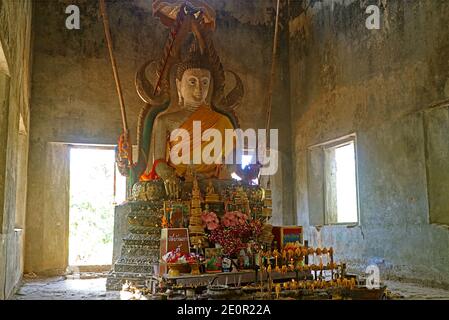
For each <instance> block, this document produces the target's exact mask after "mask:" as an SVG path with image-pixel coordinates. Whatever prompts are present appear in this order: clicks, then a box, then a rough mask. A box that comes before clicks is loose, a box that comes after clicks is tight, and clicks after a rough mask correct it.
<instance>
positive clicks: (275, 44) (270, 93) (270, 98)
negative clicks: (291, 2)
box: [265, 0, 280, 141]
mask: <svg viewBox="0 0 449 320" xmlns="http://www.w3.org/2000/svg"><path fill="white" fill-rule="evenodd" d="M279 7H280V0H277V4H276V22H275V26H274V40H273V53H272V59H271V73H270V84H269V87H268V109H267V122H266V125H265V129H266V130H267V141H268V137H269V131H270V126H271V109H272V108H273V106H272V104H273V86H274V77H275V73H276V56H277V47H278V36H279Z"/></svg>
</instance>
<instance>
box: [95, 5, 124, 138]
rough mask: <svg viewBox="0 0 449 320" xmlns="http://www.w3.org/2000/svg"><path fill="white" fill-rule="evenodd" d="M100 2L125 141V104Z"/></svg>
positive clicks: (107, 24)
mask: <svg viewBox="0 0 449 320" xmlns="http://www.w3.org/2000/svg"><path fill="white" fill-rule="evenodd" d="M99 1H100V11H101V15H102V17H103V26H104V34H105V36H106V42H107V44H108V49H109V57H110V58H111V64H112V72H113V74H114V80H115V88H116V90H117V94H118V98H119V103H120V110H121V113H122V125H123V133H124V134H125V141H127V139H128V122H127V119H126V110H125V102H124V99H123V93H122V87H121V84H120V78H119V75H118V71H117V64H116V61H115V57H114V52H113V50H112V38H111V29H110V26H109V18H108V13H107V8H106V4H105V1H104V0H99Z"/></svg>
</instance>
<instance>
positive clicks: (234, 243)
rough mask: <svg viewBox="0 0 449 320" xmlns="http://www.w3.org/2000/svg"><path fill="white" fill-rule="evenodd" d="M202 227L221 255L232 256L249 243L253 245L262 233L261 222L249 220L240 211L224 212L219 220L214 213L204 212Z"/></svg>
mask: <svg viewBox="0 0 449 320" xmlns="http://www.w3.org/2000/svg"><path fill="white" fill-rule="evenodd" d="M202 220H203V226H204V228H205V229H206V230H208V231H209V240H211V241H212V242H214V243H216V244H219V245H220V246H221V247H222V250H223V253H224V254H225V255H227V256H233V255H236V254H237V253H239V252H240V251H241V250H242V249H246V248H247V247H248V244H249V243H253V242H254V241H255V240H256V239H257V237H258V236H259V235H260V234H261V232H262V225H263V224H262V222H261V221H260V220H258V219H251V218H250V217H249V216H248V215H247V214H245V213H243V212H240V211H231V212H226V213H225V214H224V216H223V217H222V218H221V220H220V219H219V218H218V217H217V215H216V214H215V213H214V212H204V213H203V215H202Z"/></svg>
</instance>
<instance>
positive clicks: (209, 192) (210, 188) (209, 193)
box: [206, 181, 220, 202]
mask: <svg viewBox="0 0 449 320" xmlns="http://www.w3.org/2000/svg"><path fill="white" fill-rule="evenodd" d="M219 201H220V197H219V196H218V194H216V193H215V189H214V185H213V184H212V181H209V183H208V185H207V187H206V202H219Z"/></svg>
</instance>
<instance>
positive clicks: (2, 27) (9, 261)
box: [0, 0, 32, 300]
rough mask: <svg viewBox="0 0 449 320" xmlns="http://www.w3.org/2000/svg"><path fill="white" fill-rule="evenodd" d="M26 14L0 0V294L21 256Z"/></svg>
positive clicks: (25, 7) (15, 277) (28, 7)
mask: <svg viewBox="0 0 449 320" xmlns="http://www.w3.org/2000/svg"><path fill="white" fill-rule="evenodd" d="M31 17H32V4H31V1H28V0H24V1H12V0H3V1H0V41H1V44H0V51H1V54H0V60H1V61H0V140H1V145H2V148H1V151H0V300H1V299H5V298H8V297H9V296H10V295H11V294H12V293H13V292H14V290H15V288H16V287H17V285H18V283H19V282H20V279H21V277H22V270H23V261H24V254H23V251H24V250H23V242H24V236H25V229H24V226H25V222H24V218H25V207H24V203H25V200H26V177H27V158H28V135H27V133H28V128H29V125H28V124H29V97H30V72H31V68H30V64H31V50H30V48H31ZM20 118H22V119H23V122H22V126H21V127H22V128H21V129H22V135H20V134H19V128H20V126H19V122H20Z"/></svg>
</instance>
